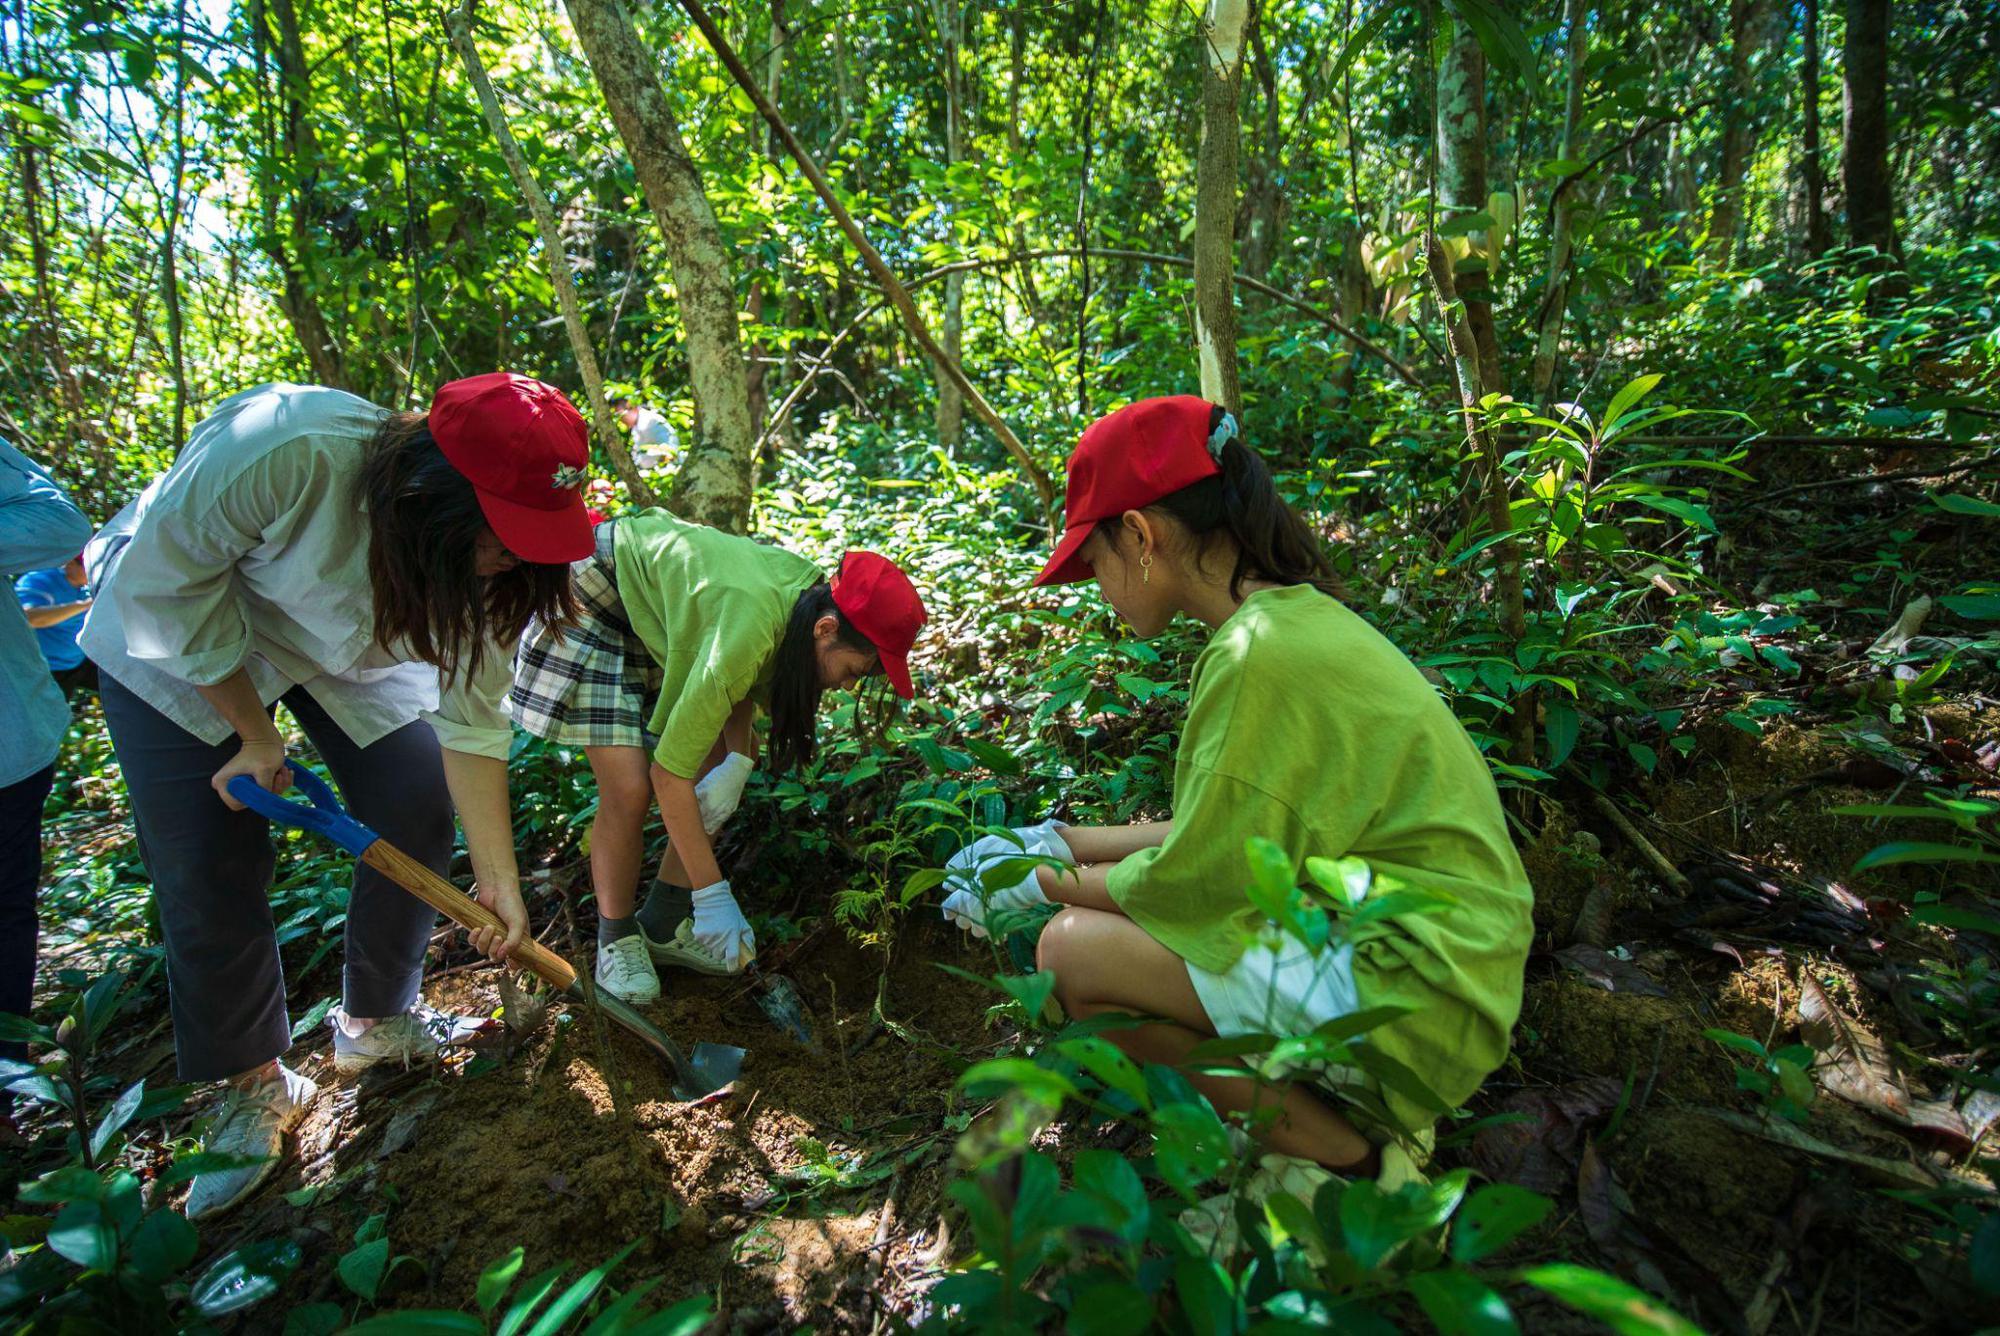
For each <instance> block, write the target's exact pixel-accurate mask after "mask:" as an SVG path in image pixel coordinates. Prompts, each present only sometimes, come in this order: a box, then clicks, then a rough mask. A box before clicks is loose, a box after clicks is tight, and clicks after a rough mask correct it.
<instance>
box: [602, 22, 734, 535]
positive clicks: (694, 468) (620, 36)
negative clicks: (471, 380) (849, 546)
mask: <svg viewBox="0 0 2000 1336" xmlns="http://www.w3.org/2000/svg"><path fill="white" fill-rule="evenodd" d="M565 3H566V4H567V7H568V9H569V16H570V22H571V23H573V24H574V25H575V26H576V33H577V37H578V38H579V39H580V40H581V41H582V43H583V49H584V52H585V54H586V55H587V56H588V57H589V59H590V67H591V69H592V71H593V72H594V73H595V74H596V75H597V82H598V85H599V86H600V87H601V88H602V89H603V90H604V100H605V102H606V103H607V104H608V105H609V106H610V108H611V119H612V122H613V124H615V125H616V126H617V127H618V137H619V138H620V139H622V140H623V141H624V142H625V151H626V153H627V154H628V155H629V156H630V157H631V159H632V165H633V166H634V168H636V169H637V171H638V176H639V185H640V188H641V189H642V190H643V191H644V192H645V196H646V202H647V203H648V204H649V205H650V206H651V207H652V211H653V217H654V219H655V220H656V221H657V222H658V223H659V227H660V233H661V236H662V238H663V239H664V240H665V242H666V247H667V259H668V263H669V264H670V265H671V266H672V269H673V277H674V287H675V289H676V291H677V292H678V293H679V295H680V303H681V324H682V326H683V327H684V328H685V329H686V331H687V350H688V381H689V385H690V388H691V389H692V390H693V392H694V441H693V443H692V445H691V447H690V448H689V450H688V451H687V454H686V457H685V459H684V462H683V463H682V465H681V469H680V472H679V474H678V476H676V478H675V479H674V489H673V503H674V506H675V508H676V509H677V510H679V511H680V512H681V513H683V514H685V515H687V516H688V517H690V518H692V519H695V520H699V521H700V522H702V523H704V524H711V525H714V526H715V527H716V528H718V529H727V530H730V531H732V532H737V533H740V532H742V531H743V530H744V529H745V528H746V527H747V526H748V524H749V520H750V500H751V496H752V493H753V492H754V490H755V487H756V470H757V457H756V453H755V446H756V440H757V433H756V429H755V425H754V424H753V423H752V422H751V419H750V383H749V376H748V374H747V372H746V371H745V368H744V365H743V350H742V344H741V342H740V340H739V337H738V331H737V318H736V312H737V304H736V286H735V283H734V282H733V281H732V280H731V278H730V272H729V251H728V248H727V246H726V245H725V244H724V242H723V240H722V229H721V227H720V226H718V224H717V223H716V220H715V210H714V208H713V207H712V206H711V205H710V204H709V201H708V192H707V191H706V190H705V189H704V188H703V186H702V182H701V175H700V173H698V172H697V171H696V170H695V166H694V162H693V161H692V160H691V159H690V158H689V157H688V152H687V146H686V145H685V144H684V143H683V142H682V140H681V129H680V123H679V122H678V121H677V120H676V119H675V118H674V113H673V109H672V108H671V107H669V106H668V104H667V97H666V93H665V92H664V91H663V90H662V89H661V87H660V80H659V76H658V74H657V73H655V70H654V60H653V55H652V53H651V52H650V51H648V50H647V49H646V47H645V46H644V44H642V43H641V42H640V40H639V34H638V32H637V31H636V30H635V29H634V28H633V26H632V18H631V15H630V14H629V13H627V12H626V9H625V6H624V4H623V3H622V0H565ZM753 89H754V85H753ZM755 91H756V96H757V98H758V100H760V101H761V100H762V98H763V94H762V91H761V90H755Z"/></svg>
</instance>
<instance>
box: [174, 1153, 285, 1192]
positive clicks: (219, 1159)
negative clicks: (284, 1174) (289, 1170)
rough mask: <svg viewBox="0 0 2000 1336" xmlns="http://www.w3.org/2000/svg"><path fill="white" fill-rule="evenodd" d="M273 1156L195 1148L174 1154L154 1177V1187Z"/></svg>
mask: <svg viewBox="0 0 2000 1336" xmlns="http://www.w3.org/2000/svg"><path fill="white" fill-rule="evenodd" d="M271 1158H273V1157H272V1156H269V1155H238V1154H236V1153H234V1152H232V1151H226V1150H197V1151H190V1152H188V1153H187V1154H186V1155H176V1156H175V1157H174V1162H173V1163H172V1164H171V1165H169V1166H167V1170H166V1172H165V1173H163V1174H161V1175H160V1176H159V1177H158V1178H157V1179H155V1180H154V1181H153V1182H154V1186H155V1187H156V1188H162V1187H172V1186H173V1185H174V1184H176V1183H186V1182H190V1181H192V1180H193V1179H194V1178H195V1177H196V1176H197V1175H200V1174H219V1173H225V1172H227V1171H228V1170H231V1169H248V1168H250V1167H251V1166H252V1165H256V1164H262V1163H264V1162H265V1161H266V1160H269V1159H271Z"/></svg>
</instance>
